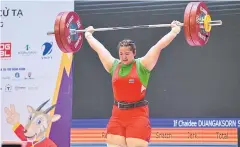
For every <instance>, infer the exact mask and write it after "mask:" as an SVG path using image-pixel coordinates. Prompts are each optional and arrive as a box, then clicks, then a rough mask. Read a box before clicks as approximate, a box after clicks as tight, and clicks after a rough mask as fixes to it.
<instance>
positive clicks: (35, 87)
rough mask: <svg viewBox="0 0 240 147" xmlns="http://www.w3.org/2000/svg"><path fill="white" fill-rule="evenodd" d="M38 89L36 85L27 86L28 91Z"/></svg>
mask: <svg viewBox="0 0 240 147" xmlns="http://www.w3.org/2000/svg"><path fill="white" fill-rule="evenodd" d="M38 89H39V88H38V86H29V87H28V90H29V91H33V90H38Z"/></svg>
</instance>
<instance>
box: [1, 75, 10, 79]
mask: <svg viewBox="0 0 240 147" xmlns="http://www.w3.org/2000/svg"><path fill="white" fill-rule="evenodd" d="M1 78H2V80H10V79H11V77H10V76H3V75H1Z"/></svg>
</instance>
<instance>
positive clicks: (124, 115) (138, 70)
mask: <svg viewBox="0 0 240 147" xmlns="http://www.w3.org/2000/svg"><path fill="white" fill-rule="evenodd" d="M179 24H180V22H178V21H173V22H172V23H171V31H170V32H169V33H168V34H166V35H165V36H163V37H162V38H161V39H160V40H159V41H158V42H157V43H156V44H155V45H154V46H152V47H151V49H150V50H149V51H148V52H147V54H146V55H145V56H143V57H141V58H137V59H135V58H134V57H135V55H136V46H135V43H134V42H133V41H132V40H129V39H125V40H122V41H120V42H119V44H118V52H119V59H116V58H114V57H113V56H112V55H111V53H110V52H109V51H108V50H107V49H106V48H105V47H104V46H103V45H102V44H101V43H100V42H99V41H98V40H97V39H96V38H94V37H93V35H92V34H93V32H94V28H93V27H92V26H89V27H88V28H86V30H87V31H86V32H85V38H86V40H87V41H88V43H89V45H90V47H91V48H92V49H93V50H94V51H96V53H97V54H98V56H99V59H100V61H101V63H102V64H103V67H104V68H105V70H106V71H107V72H108V73H110V74H111V75H112V89H113V94H114V104H113V108H112V116H111V118H110V119H109V122H108V125H107V145H108V147H119V146H124V147H126V146H127V147H147V146H148V142H149V140H150V136H151V125H150V120H149V109H148V101H147V100H145V99H144V97H145V94H146V88H147V85H148V81H149V78H150V73H151V71H152V69H153V68H154V66H155V65H156V63H157V60H158V58H159V55H160V53H161V51H162V49H164V48H166V47H167V46H168V45H169V44H170V43H171V42H172V41H173V39H174V38H175V37H176V36H177V34H178V33H179V32H180V31H181V27H180V25H179Z"/></svg>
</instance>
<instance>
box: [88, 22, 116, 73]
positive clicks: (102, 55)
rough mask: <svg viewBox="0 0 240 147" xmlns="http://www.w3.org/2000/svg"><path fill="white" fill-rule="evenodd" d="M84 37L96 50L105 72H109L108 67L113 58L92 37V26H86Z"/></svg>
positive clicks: (110, 65)
mask: <svg viewBox="0 0 240 147" xmlns="http://www.w3.org/2000/svg"><path fill="white" fill-rule="evenodd" d="M86 30H87V31H86V32H85V38H86V40H87V41H88V43H89V45H90V46H91V48H92V49H93V50H94V51H96V52H97V54H98V56H99V58H100V61H101V62H102V64H103V67H104V68H105V70H106V71H107V72H110V69H111V67H112V65H113V62H114V60H115V58H114V57H113V56H112V55H111V53H110V52H109V51H108V50H107V49H106V48H105V47H104V46H103V45H102V44H101V43H100V42H99V41H98V40H97V39H96V38H94V37H93V35H92V34H93V32H94V28H93V27H92V26H89V27H88V28H86Z"/></svg>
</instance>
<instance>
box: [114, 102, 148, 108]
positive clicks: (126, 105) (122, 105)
mask: <svg viewBox="0 0 240 147" xmlns="http://www.w3.org/2000/svg"><path fill="white" fill-rule="evenodd" d="M114 105H115V106H117V107H118V108H119V109H131V108H136V107H142V106H146V105H148V101H147V100H140V101H137V102H132V103H129V102H122V101H121V102H119V101H116V100H114Z"/></svg>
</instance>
